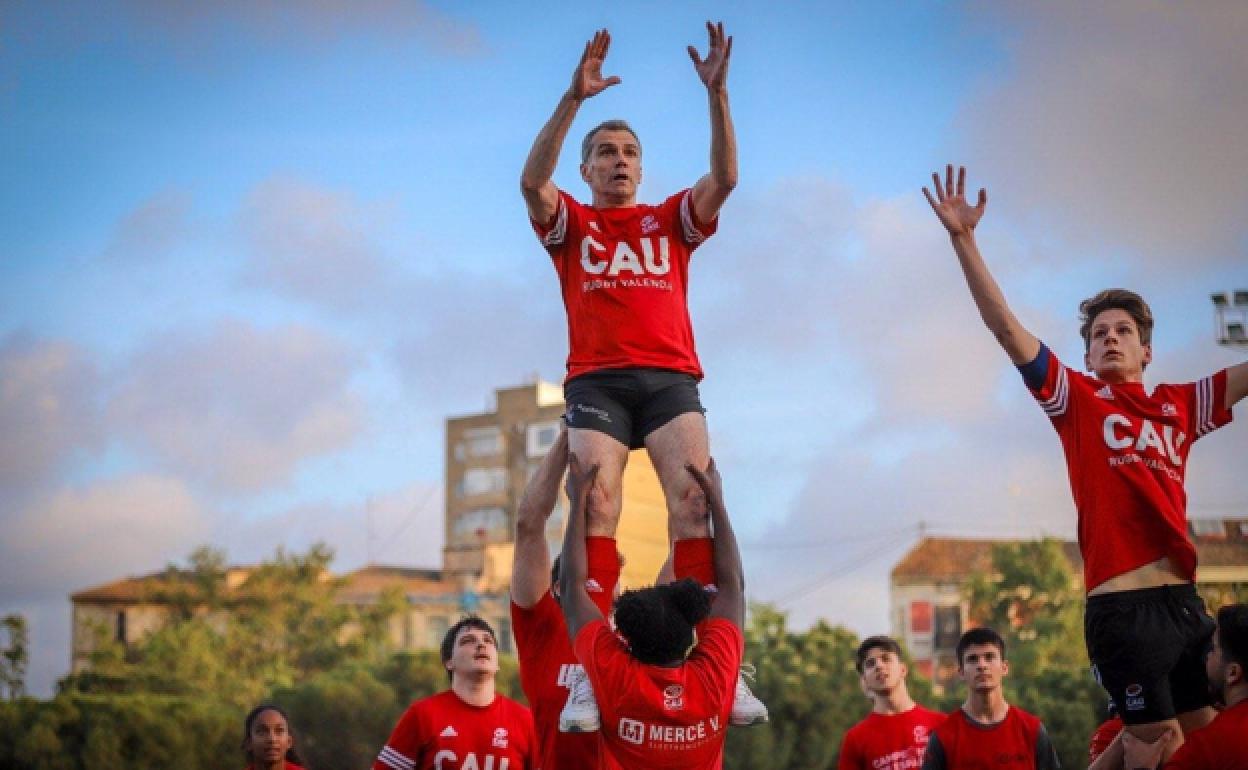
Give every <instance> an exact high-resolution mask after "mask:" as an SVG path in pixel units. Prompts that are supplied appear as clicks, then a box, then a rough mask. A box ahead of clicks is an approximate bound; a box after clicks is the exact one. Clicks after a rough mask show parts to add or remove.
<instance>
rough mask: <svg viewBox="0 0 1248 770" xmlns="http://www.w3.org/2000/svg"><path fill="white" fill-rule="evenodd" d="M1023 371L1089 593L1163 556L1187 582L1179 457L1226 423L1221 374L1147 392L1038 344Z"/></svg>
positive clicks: (1189, 558) (1183, 468)
mask: <svg viewBox="0 0 1248 770" xmlns="http://www.w3.org/2000/svg"><path fill="white" fill-rule="evenodd" d="M1040 367H1043V369H1041V368H1040ZM1023 370H1024V377H1025V378H1028V379H1029V380H1030V381H1031V382H1032V383H1033V384H1034V383H1035V382H1036V381H1038V380H1039V378H1040V376H1041V372H1043V374H1042V376H1043V381H1042V382H1041V383H1040V384H1039V386H1038V387H1032V388H1031V390H1032V394H1033V395H1034V396H1035V397H1036V400H1037V401H1038V402H1039V403H1040V406H1041V408H1042V409H1044V412H1045V414H1047V415H1048V416H1049V419H1050V420H1051V421H1052V423H1053V427H1054V428H1055V429H1056V430H1057V434H1058V436H1059V437H1060V439H1061V442H1062V449H1063V450H1064V451H1065V454H1066V469H1067V474H1068V475H1069V477H1070V487H1071V492H1072V493H1073V495H1074V500H1075V508H1076V510H1077V511H1078V514H1079V548H1080V551H1081V552H1082V554H1083V571H1084V585H1085V586H1086V588H1087V590H1089V591H1091V590H1092V589H1094V588H1096V587H1097V586H1098V585H1100V584H1101V583H1104V582H1105V581H1106V580H1109V579H1110V578H1112V577H1116V576H1117V575H1121V574H1123V573H1125V572H1129V571H1131V570H1133V569H1136V568H1137V567H1141V566H1143V565H1145V564H1148V563H1150V562H1154V561H1156V560H1158V559H1161V558H1162V557H1169V559H1170V560H1171V562H1173V563H1174V565H1175V567H1177V568H1178V569H1179V571H1180V572H1181V574H1182V575H1183V576H1184V577H1186V578H1187V579H1188V580H1195V575H1196V548H1195V546H1193V545H1192V541H1191V540H1190V539H1189V538H1188V535H1187V492H1186V490H1185V489H1184V486H1183V484H1184V479H1185V476H1186V473H1187V456H1188V452H1190V451H1191V448H1192V443H1193V442H1194V441H1196V439H1198V438H1200V437H1201V436H1204V435H1205V434H1207V433H1209V432H1210V431H1213V430H1215V429H1217V428H1220V427H1221V426H1223V425H1225V424H1226V423H1228V422H1230V421H1231V412H1230V410H1229V409H1227V408H1226V406H1225V403H1226V371H1225V370H1223V371H1220V372H1218V373H1216V374H1213V375H1211V376H1209V377H1206V378H1204V379H1202V380H1200V381H1199V382H1192V383H1186V384H1183V385H1158V386H1157V387H1156V388H1154V389H1153V391H1152V392H1151V393H1150V392H1148V391H1147V390H1146V389H1145V388H1144V385H1143V384H1141V383H1138V382H1135V383H1124V384H1118V385H1111V384H1109V383H1105V382H1101V381H1100V380H1097V379H1095V378H1093V377H1089V376H1087V375H1085V374H1082V373H1080V372H1077V371H1075V370H1074V369H1071V368H1069V367H1066V366H1063V365H1062V363H1061V362H1060V361H1059V360H1058V359H1057V356H1056V355H1053V353H1052V352H1050V351H1049V350H1048V348H1047V347H1044V346H1041V349H1040V355H1039V356H1038V357H1037V359H1036V361H1035V362H1033V363H1032V364H1029V365H1027V366H1025V367H1023ZM1029 370H1030V371H1029ZM1033 376H1034V377H1035V379H1034V380H1031V377H1033Z"/></svg>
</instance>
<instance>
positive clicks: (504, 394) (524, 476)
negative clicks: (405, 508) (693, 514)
mask: <svg viewBox="0 0 1248 770" xmlns="http://www.w3.org/2000/svg"><path fill="white" fill-rule="evenodd" d="M562 394H563V391H562V388H561V387H559V386H558V385H552V384H550V383H545V382H537V383H535V384H532V385H522V386H519V387H514V388H502V389H499V390H497V391H496V402H495V408H494V410H493V411H489V412H484V413H481V414H474V415H467V416H463V417H454V418H451V419H448V420H447V421H446V477H445V486H446V511H445V515H444V518H443V529H444V536H445V541H444V542H445V545H444V547H443V565H442V567H441V568H416V567H397V566H383V565H368V566H366V567H363V568H362V569H359V570H356V571H354V572H350V573H348V574H346V575H343V576H342V577H343V579H344V586H343V589H342V590H341V591H340V593H339V597H340V599H341V601H343V602H346V603H349V604H355V605H363V604H369V603H371V602H375V601H377V600H378V598H379V597H380V596H381V594H382V592H383V591H384V590H386V589H387V588H397V589H399V591H401V592H402V594H403V595H404V596H405V597H406V599H407V608H406V609H405V611H404V612H403V613H402V614H401V615H399V616H397V617H395V618H393V619H392V621H391V627H390V631H391V639H392V641H393V643H394V644H395V646H397V647H400V648H404V649H421V648H431V647H436V646H437V645H438V644H439V643H440V642H441V640H442V636H443V635H444V634H445V633H446V630H447V629H448V628H449V627H450V626H451V625H452V624H453V623H454V622H455V621H456V620H457V619H458V618H459V617H461V616H462V615H463V614H464V613H466V612H474V613H476V614H478V615H481V616H482V617H484V618H486V619H487V620H489V621H490V623H491V624H493V626H494V627H495V628H496V629H497V630H498V632H499V645H500V647H501V648H502V650H503V651H504V652H511V651H512V650H514V639H513V636H512V632H511V619H510V613H509V605H508V595H507V591H508V588H509V582H510V577H511V563H512V554H513V552H514V537H515V517H516V509H517V507H518V505H519V502H520V497H521V494H522V493H523V491H524V487H525V485H526V484H527V483H528V480H529V478H530V477H531V476H532V475H533V473H534V472H535V471H536V469H537V467H538V465H539V464H540V463H541V461H542V458H543V457H545V456H546V453H547V452H548V451H549V450H550V447H551V445H552V444H553V443H554V441H555V438H556V437H557V436H558V431H559V418H560V416H561V415H562V414H563V396H562ZM567 510H568V504H567V499H566V497H564V496H563V494H562V492H561V493H560V496H559V500H558V503H557V505H556V510H555V512H554V513H553V514H552V515H551V517H550V520H549V522H548V525H547V530H546V539H547V544H548V546H549V548H550V550H551V553H552V554H554V553H557V552H558V550H559V548H560V545H561V543H562V537H563V525H564V521H565V518H566V516H567ZM618 541H619V547H620V550H621V551H622V552H623V553H624V555H625V558H626V562H625V565H624V569H623V573H622V576H621V582H622V584H623V585H624V586H626V587H633V586H639V585H647V584H650V583H653V582H654V576H655V574H656V573H657V572H658V570H659V567H660V566H662V563H663V561H664V559H666V558H667V508H666V505H665V503H664V499H663V492H662V489H661V488H660V486H659V482H658V477H657V476H656V475H655V472H654V468H653V466H652V465H651V464H650V460H649V458H648V457H647V456H646V453H645V452H644V451H639V452H633V453H632V455H631V456H630V457H629V463H628V469H627V470H626V471H625V474H624V514H623V517H622V520H621V524H620V531H619V533H618ZM249 572H250V570H249V569H248V568H246V567H232V568H230V569H229V570H228V571H227V574H226V590H227V591H232V590H234V589H236V588H238V587H239V586H241V585H242V584H243V582H244V581H245V580H246V578H247V575H248V574H249ZM185 576H186V573H179V572H176V571H175V572H169V571H162V572H158V573H152V574H149V575H142V576H137V577H128V578H123V579H121V580H116V581H113V582H111V583H106V584H104V585H100V586H95V587H93V588H88V589H85V590H83V591H79V592H77V593H75V594H73V595H72V596H71V597H70V600H71V602H72V604H73V649H72V652H71V657H72V661H71V664H72V669H73V671H74V672H75V673H77V672H79V671H80V670H81V669H82V667H83V666H85V665H86V664H87V662H88V660H89V658H90V655H91V652H92V650H93V649H94V646H95V641H96V639H97V638H98V637H97V633H98V629H104V631H105V632H106V633H107V634H108V635H109V636H110V637H111V638H113V639H116V640H117V641H120V642H123V643H131V642H134V641H136V640H138V639H139V638H141V637H142V636H143V635H144V634H147V633H150V632H151V631H153V630H155V629H157V628H160V627H161V626H162V625H163V624H164V623H166V622H167V621H168V619H169V617H170V614H171V611H172V605H171V601H170V599H169V597H170V596H171V595H175V594H176V593H177V591H178V589H179V585H181V587H183V588H184V587H185V582H184V578H185ZM326 577H329V576H328V575H327V576H326ZM183 593H184V591H183Z"/></svg>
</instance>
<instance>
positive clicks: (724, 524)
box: [710, 499, 745, 596]
mask: <svg viewBox="0 0 1248 770" xmlns="http://www.w3.org/2000/svg"><path fill="white" fill-rule="evenodd" d="M710 508H711V524H712V525H713V526H714V528H715V536H714V539H713V540H712V543H713V544H714V545H713V548H712V553H713V554H714V557H715V585H716V586H717V587H718V588H719V591H720V593H721V595H723V594H724V593H726V592H732V593H734V594H736V595H739V596H744V595H745V571H744V570H743V569H742V568H741V550H740V549H739V548H738V547H737V535H736V532H734V531H733V529H732V522H731V521H730V520H729V519H728V511H727V509H726V508H725V507H724V502H723V500H722V499H720V500H716V501H714V502H712V503H711V505H710Z"/></svg>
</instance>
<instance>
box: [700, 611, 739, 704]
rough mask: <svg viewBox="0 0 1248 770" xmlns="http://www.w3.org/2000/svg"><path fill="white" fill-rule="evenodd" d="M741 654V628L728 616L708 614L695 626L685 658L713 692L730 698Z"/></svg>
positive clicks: (735, 681) (733, 689) (734, 685)
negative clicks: (693, 643)
mask: <svg viewBox="0 0 1248 770" xmlns="http://www.w3.org/2000/svg"><path fill="white" fill-rule="evenodd" d="M744 654H745V637H744V636H743V635H742V634H741V629H740V628H737V626H736V624H735V623H733V622H732V621H730V620H724V619H723V618H712V619H710V620H708V621H706V622H704V623H702V624H700V625H699V626H698V644H697V646H696V647H694V649H693V652H692V653H691V654H690V655H689V662H690V663H691V664H693V665H695V666H696V667H697V668H698V670H699V671H700V672H701V673H702V676H704V677H706V678H707V681H708V684H709V685H710V686H711V687H712V688H713V692H716V693H719V694H721V695H725V696H726V697H728V698H729V699H731V697H732V694H733V692H734V691H735V687H736V683H737V671H738V669H740V668H741V658H742V656H743V655H744Z"/></svg>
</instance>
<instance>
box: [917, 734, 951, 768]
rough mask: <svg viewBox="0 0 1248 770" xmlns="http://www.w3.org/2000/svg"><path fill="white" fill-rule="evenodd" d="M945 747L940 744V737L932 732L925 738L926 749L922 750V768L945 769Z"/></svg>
mask: <svg viewBox="0 0 1248 770" xmlns="http://www.w3.org/2000/svg"><path fill="white" fill-rule="evenodd" d="M947 765H948V762H946V761H945V747H944V746H941V745H940V737H939V736H937V735H936V733H932V737H931V738H928V739H927V751H925V752H923V767H922V770H945V767H946V766H947Z"/></svg>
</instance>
